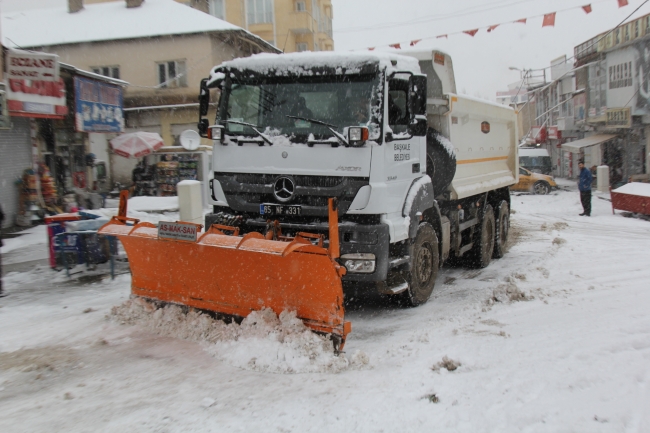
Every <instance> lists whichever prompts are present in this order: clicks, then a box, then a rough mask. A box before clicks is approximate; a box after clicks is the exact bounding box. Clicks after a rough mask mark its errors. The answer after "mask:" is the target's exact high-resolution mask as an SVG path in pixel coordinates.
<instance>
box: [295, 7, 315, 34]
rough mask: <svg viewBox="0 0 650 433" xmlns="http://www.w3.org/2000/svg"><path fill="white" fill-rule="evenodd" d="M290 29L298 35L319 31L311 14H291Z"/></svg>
mask: <svg viewBox="0 0 650 433" xmlns="http://www.w3.org/2000/svg"><path fill="white" fill-rule="evenodd" d="M288 18H289V19H288V23H289V29H290V30H291V31H292V32H293V33H296V34H303V33H313V32H314V31H316V30H318V28H317V25H316V22H315V21H314V19H313V18H312V17H311V15H310V14H309V12H291V13H290V14H289V17H288Z"/></svg>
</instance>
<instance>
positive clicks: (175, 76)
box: [157, 60, 187, 88]
mask: <svg viewBox="0 0 650 433" xmlns="http://www.w3.org/2000/svg"><path fill="white" fill-rule="evenodd" d="M157 67H158V85H159V86H160V87H162V88H167V87H187V72H186V69H185V61H182V60H181V61H179V60H172V61H168V62H161V63H158V64H157Z"/></svg>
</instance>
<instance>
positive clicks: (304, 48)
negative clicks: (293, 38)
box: [296, 42, 309, 51]
mask: <svg viewBox="0 0 650 433" xmlns="http://www.w3.org/2000/svg"><path fill="white" fill-rule="evenodd" d="M308 49H309V47H308V46H307V44H306V43H304V42H299V43H297V44H296V51H307V50H308Z"/></svg>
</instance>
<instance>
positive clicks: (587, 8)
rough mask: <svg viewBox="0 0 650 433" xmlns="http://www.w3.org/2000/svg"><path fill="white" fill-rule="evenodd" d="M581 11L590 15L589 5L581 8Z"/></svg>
mask: <svg viewBox="0 0 650 433" xmlns="http://www.w3.org/2000/svg"><path fill="white" fill-rule="evenodd" d="M582 10H583V11H585V13H586V14H590V13H591V5H586V6H583V7H582Z"/></svg>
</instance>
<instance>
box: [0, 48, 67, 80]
mask: <svg viewBox="0 0 650 433" xmlns="http://www.w3.org/2000/svg"><path fill="white" fill-rule="evenodd" d="M7 78H18V79H23V80H37V81H58V80H59V56H57V55H56V54H45V53H31V52H28V51H22V50H11V49H10V50H8V51H7Z"/></svg>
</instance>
